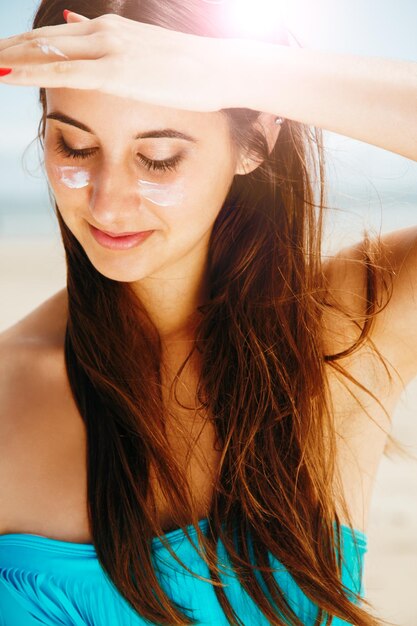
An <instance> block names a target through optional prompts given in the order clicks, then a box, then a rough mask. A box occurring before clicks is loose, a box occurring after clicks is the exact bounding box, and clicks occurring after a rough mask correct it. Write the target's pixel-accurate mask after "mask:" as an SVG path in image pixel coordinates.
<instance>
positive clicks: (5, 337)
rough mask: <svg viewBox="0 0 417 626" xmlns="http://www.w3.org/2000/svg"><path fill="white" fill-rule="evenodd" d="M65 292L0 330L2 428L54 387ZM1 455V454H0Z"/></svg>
mask: <svg viewBox="0 0 417 626" xmlns="http://www.w3.org/2000/svg"><path fill="white" fill-rule="evenodd" d="M65 325H66V293H65V290H61V291H59V292H57V293H56V294H54V295H53V296H51V297H50V298H48V299H47V300H45V301H44V302H42V303H41V304H40V305H39V306H37V307H36V308H35V309H33V310H32V311H30V312H29V313H28V314H27V315H26V316H25V317H23V318H21V319H20V320H19V321H17V322H16V323H15V324H13V325H12V326H9V327H8V328H6V329H5V330H3V331H2V332H1V333H0V429H1V431H2V433H4V430H3V429H4V428H7V429H13V426H16V425H18V424H19V423H20V421H21V419H23V417H22V416H23V415H24V413H25V412H24V411H23V410H21V409H22V407H23V405H25V404H26V405H28V404H31V405H32V407H33V408H35V407H36V406H37V404H36V397H37V396H38V395H39V394H41V393H42V392H44V391H45V388H46V387H47V386H50V387H53V382H54V381H53V378H54V377H56V376H57V375H58V374H59V370H60V367H59V366H60V365H61V362H62V358H63V345H64V337H65ZM0 456H1V455H0Z"/></svg>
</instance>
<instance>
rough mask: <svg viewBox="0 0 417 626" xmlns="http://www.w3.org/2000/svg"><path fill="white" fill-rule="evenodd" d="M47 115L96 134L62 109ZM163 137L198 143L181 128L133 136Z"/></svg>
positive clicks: (51, 118)
mask: <svg viewBox="0 0 417 626" xmlns="http://www.w3.org/2000/svg"><path fill="white" fill-rule="evenodd" d="M46 117H47V119H50V120H57V121H58V122H62V123H63V124H71V126H76V127H77V128H80V129H81V130H83V131H85V132H86V133H91V134H92V135H95V133H94V131H93V130H91V128H89V127H88V126H86V125H85V124H83V123H82V122H79V121H78V120H75V119H74V118H72V117H69V116H68V115H65V114H64V113H61V112H60V111H53V112H52V113H49V115H47V116H46ZM161 137H163V138H168V139H171V138H172V139H185V140H186V141H191V142H193V143H197V139H195V138H194V137H191V135H187V134H186V133H181V132H180V131H179V130H173V129H172V128H164V129H158V130H149V131H147V132H146V133H139V134H138V135H136V136H135V137H133V139H135V140H136V139H150V138H155V139H158V138H161Z"/></svg>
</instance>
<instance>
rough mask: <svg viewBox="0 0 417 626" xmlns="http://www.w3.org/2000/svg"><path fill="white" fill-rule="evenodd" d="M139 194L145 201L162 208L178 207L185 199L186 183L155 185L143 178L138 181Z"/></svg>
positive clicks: (178, 181) (180, 181)
mask: <svg viewBox="0 0 417 626" xmlns="http://www.w3.org/2000/svg"><path fill="white" fill-rule="evenodd" d="M137 183H138V188H139V193H140V195H141V196H142V198H144V199H145V200H148V201H149V202H152V204H156V205H157V206H160V207H169V206H178V205H180V204H181V203H182V202H184V199H185V181H184V180H183V179H178V180H176V181H175V182H171V183H165V184H164V183H154V182H151V181H148V180H145V179H143V178H140V179H139V180H138V181H137Z"/></svg>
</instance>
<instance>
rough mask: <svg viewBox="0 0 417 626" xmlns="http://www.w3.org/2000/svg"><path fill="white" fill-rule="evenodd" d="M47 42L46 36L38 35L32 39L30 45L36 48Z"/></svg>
mask: <svg viewBox="0 0 417 626" xmlns="http://www.w3.org/2000/svg"><path fill="white" fill-rule="evenodd" d="M46 44H47V40H46V39H45V38H44V37H36V38H35V39H31V40H30V47H31V48H33V49H35V48H39V47H41V46H44V45H46Z"/></svg>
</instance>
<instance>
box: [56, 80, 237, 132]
mask: <svg viewBox="0 0 417 626" xmlns="http://www.w3.org/2000/svg"><path fill="white" fill-rule="evenodd" d="M45 94H46V103H47V110H46V114H47V115H48V114H50V113H52V112H55V111H59V112H61V113H64V114H66V115H68V116H70V117H71V118H74V119H76V120H79V121H80V122H83V123H84V124H85V125H86V126H88V127H89V128H90V130H92V131H93V132H94V133H95V134H97V135H105V134H109V135H111V134H112V133H115V132H116V133H117V135H118V136H132V137H133V136H134V135H135V134H137V133H139V132H141V131H143V132H146V131H147V130H149V129H150V128H152V129H156V128H161V129H165V128H172V129H174V130H178V131H180V132H183V133H184V134H187V135H190V136H194V137H195V138H196V139H197V140H198V139H199V136H200V137H204V136H206V135H212V134H213V133H214V134H215V135H218V134H223V133H227V132H228V129H229V127H228V122H227V118H226V116H225V115H224V114H223V113H221V112H220V111H214V112H211V111H210V112H199V111H186V110H182V109H175V108H171V107H163V106H159V105H154V104H149V103H147V102H141V101H138V100H134V99H132V98H122V97H119V96H113V95H110V94H104V93H102V92H99V91H92V90H86V89H85V90H81V89H64V88H62V89H61V88H60V89H45Z"/></svg>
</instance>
